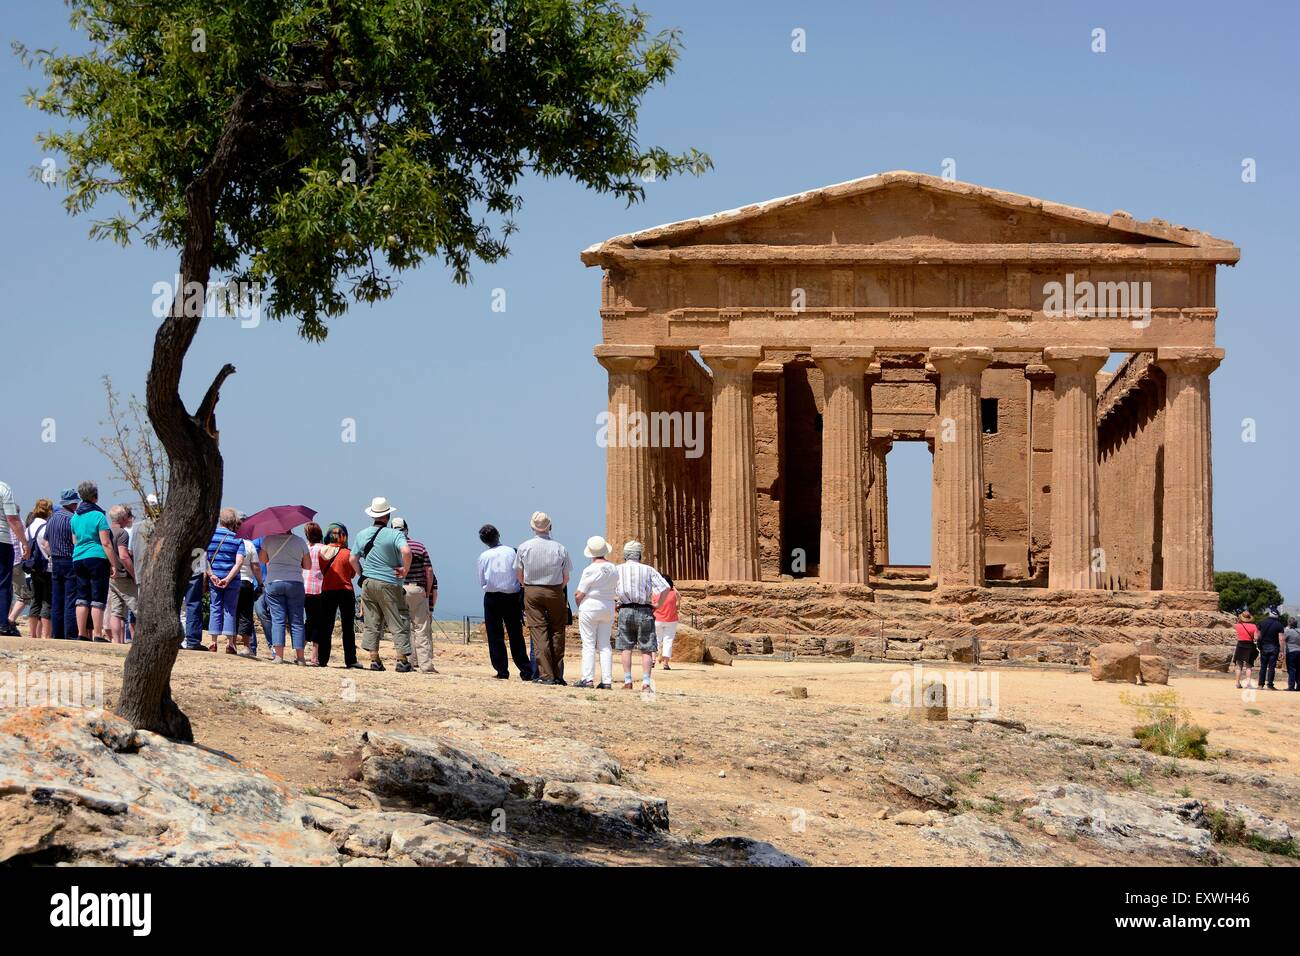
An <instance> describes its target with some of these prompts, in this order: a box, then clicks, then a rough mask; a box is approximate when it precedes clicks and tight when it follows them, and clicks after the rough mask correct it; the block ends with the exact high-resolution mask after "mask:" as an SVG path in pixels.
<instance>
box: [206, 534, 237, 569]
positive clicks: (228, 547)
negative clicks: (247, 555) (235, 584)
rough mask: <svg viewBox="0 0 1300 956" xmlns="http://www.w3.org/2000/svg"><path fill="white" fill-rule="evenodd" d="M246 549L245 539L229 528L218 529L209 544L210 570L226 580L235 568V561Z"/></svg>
mask: <svg viewBox="0 0 1300 956" xmlns="http://www.w3.org/2000/svg"><path fill="white" fill-rule="evenodd" d="M243 549H244V539H243V538H241V537H239V535H237V534H235V532H233V531H231V530H230V529H229V528H218V529H217V530H216V531H214V532H213V533H212V540H211V541H209V542H208V568H209V569H210V570H211V571H212V573H213V574H215V575H216V576H217V577H219V578H224V577H225V576H226V575H227V574H229V573H230V569H231V568H233V567H234V566H235V559H236V558H237V557H239V554H240V552H241V551H243Z"/></svg>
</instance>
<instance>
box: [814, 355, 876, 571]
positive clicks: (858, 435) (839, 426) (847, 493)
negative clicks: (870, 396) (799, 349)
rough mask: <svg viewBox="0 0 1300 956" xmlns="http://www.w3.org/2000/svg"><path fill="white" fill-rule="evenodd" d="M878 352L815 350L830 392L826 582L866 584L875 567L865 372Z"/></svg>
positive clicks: (825, 423)
mask: <svg viewBox="0 0 1300 956" xmlns="http://www.w3.org/2000/svg"><path fill="white" fill-rule="evenodd" d="M873 352H874V350H873V349H871V348H863V347H861V346H855V345H827V346H817V347H814V348H813V350H812V359H813V361H814V362H816V363H817V366H818V368H820V369H821V371H822V380H823V383H824V384H823V390H824V394H825V405H824V408H823V411H822V526H821V564H820V572H819V574H820V577H821V580H823V581H832V582H841V583H845V584H866V583H867V577H868V574H869V573H870V570H871V540H870V538H869V536H868V525H867V480H866V477H867V475H866V465H867V458H866V449H865V447H864V446H865V442H866V439H867V436H868V435H870V434H871V409H870V406H869V405H868V403H867V398H866V378H865V376H866V372H867V366H868V365H869V364H870V363H871V357H872V355H873Z"/></svg>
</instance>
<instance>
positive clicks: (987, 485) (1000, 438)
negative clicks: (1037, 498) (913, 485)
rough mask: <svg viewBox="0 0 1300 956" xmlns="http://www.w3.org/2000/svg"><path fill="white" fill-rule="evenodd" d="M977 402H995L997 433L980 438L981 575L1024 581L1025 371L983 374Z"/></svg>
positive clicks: (1026, 490) (1026, 482)
mask: <svg viewBox="0 0 1300 956" xmlns="http://www.w3.org/2000/svg"><path fill="white" fill-rule="evenodd" d="M980 397H981V399H982V400H983V401H989V400H994V401H996V402H997V422H996V428H997V430H996V431H995V432H988V431H985V432H984V434H983V444H984V488H983V489H982V490H981V494H983V496H984V564H985V575H986V577H988V578H994V579H1001V580H1008V579H1015V578H1025V577H1028V576H1029V500H1028V499H1029V446H1028V441H1027V438H1028V433H1029V396H1028V392H1027V390H1026V388H1025V373H1024V371H1023V369H1020V368H988V369H985V370H984V375H983V379H982V381H981V383H980Z"/></svg>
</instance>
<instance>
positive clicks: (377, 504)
mask: <svg viewBox="0 0 1300 956" xmlns="http://www.w3.org/2000/svg"><path fill="white" fill-rule="evenodd" d="M395 510H396V509H395V508H394V507H393V506H392V505H390V504H389V503H388V499H387V498H373V499H371V501H370V507H369V508H367V509H366V514H368V515H370V517H372V518H382V517H383V516H384V515H390V514H392V513H393V512H394V511H395Z"/></svg>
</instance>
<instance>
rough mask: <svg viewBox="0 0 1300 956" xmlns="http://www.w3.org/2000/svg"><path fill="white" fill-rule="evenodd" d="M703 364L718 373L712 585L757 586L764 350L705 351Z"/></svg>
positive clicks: (740, 347)
mask: <svg viewBox="0 0 1300 956" xmlns="http://www.w3.org/2000/svg"><path fill="white" fill-rule="evenodd" d="M700 358H702V359H703V360H704V361H705V362H706V363H707V364H708V366H709V369H710V371H711V372H712V373H713V443H712V448H711V449H710V452H709V455H710V458H711V462H712V468H711V471H710V480H709V486H710V487H709V500H710V508H709V580H710V581H757V580H759V564H758V506H757V503H756V501H755V494H754V397H753V393H754V385H753V374H754V369H755V368H756V367H757V366H758V363H759V362H760V361H761V360H762V358H763V349H762V347H761V346H757V345H715V346H705V347H704V348H701V349H700Z"/></svg>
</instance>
